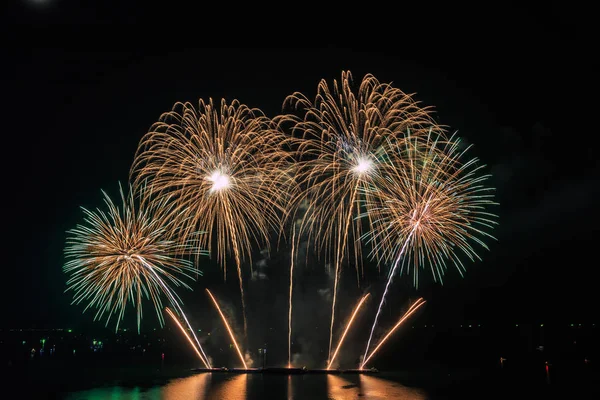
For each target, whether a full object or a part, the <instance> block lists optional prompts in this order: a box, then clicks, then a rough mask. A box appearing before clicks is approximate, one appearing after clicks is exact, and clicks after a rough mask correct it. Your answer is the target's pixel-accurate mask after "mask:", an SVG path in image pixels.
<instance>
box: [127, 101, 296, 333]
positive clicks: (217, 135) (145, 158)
mask: <svg viewBox="0 0 600 400" xmlns="http://www.w3.org/2000/svg"><path fill="white" fill-rule="evenodd" d="M287 140H288V138H287V137H286V136H285V135H284V134H283V133H282V131H281V130H280V129H279V127H278V125H277V124H276V123H275V122H273V120H271V119H269V118H267V117H266V116H264V115H263V113H262V112H261V111H260V110H258V109H251V108H249V107H247V106H245V105H243V104H241V103H239V102H238V101H237V100H234V101H233V102H232V103H230V104H227V102H226V101H225V100H222V101H221V104H220V107H219V106H216V105H215V104H214V103H213V101H212V100H210V101H209V102H204V101H203V100H200V101H199V103H198V107H195V106H194V105H193V104H191V103H176V104H175V106H174V107H173V109H172V110H171V111H169V112H167V113H165V114H163V115H162V116H161V118H160V120H159V121H158V122H157V123H155V124H154V125H153V126H152V127H151V129H150V131H149V132H148V133H147V134H146V135H145V136H144V137H143V138H142V140H141V142H140V144H139V147H138V151H137V154H136V157H135V161H134V164H133V166H132V170H131V172H132V177H134V183H135V184H136V185H139V184H140V183H143V182H146V181H147V182H148V185H149V186H151V187H152V189H153V192H154V195H155V197H156V199H158V200H159V201H160V200H166V201H169V202H171V203H172V204H173V207H172V209H171V212H170V218H172V219H173V220H175V221H176V223H177V224H178V225H180V226H181V227H182V229H181V230H179V233H180V234H181V236H180V240H182V241H184V242H185V241H187V240H189V239H190V237H192V236H193V235H194V233H195V232H196V231H197V230H200V229H201V230H205V231H206V232H207V234H206V235H202V236H194V237H195V238H197V245H198V246H199V247H200V248H206V249H208V250H209V251H210V253H211V255H216V259H217V261H218V263H219V265H221V266H222V268H223V274H224V276H226V271H227V268H226V259H227V256H233V258H234V260H235V266H236V268H237V275H238V280H239V285H240V293H241V298H242V307H243V313H244V332H246V331H247V327H246V325H247V324H246V316H245V303H244V289H243V284H242V282H243V278H242V269H241V268H242V263H243V262H244V261H248V262H249V264H250V268H252V258H251V250H252V249H251V247H252V244H253V243H258V244H259V245H261V246H265V247H266V248H267V249H269V236H270V232H272V229H277V230H279V231H280V230H281V224H282V216H283V215H284V214H285V212H286V206H287V203H288V199H289V197H290V196H291V195H292V194H293V190H294V189H293V188H294V185H293V175H292V174H291V173H290V168H291V167H292V166H293V163H292V162H291V155H290V153H289V152H288V151H286V149H285V146H286V143H287Z"/></svg>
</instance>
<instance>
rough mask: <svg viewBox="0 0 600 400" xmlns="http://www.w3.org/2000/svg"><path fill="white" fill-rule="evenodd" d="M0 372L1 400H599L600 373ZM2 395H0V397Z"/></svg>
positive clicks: (43, 363)
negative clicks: (573, 399)
mask: <svg viewBox="0 0 600 400" xmlns="http://www.w3.org/2000/svg"><path fill="white" fill-rule="evenodd" d="M31 361H32V362H31V363H25V364H21V365H18V366H13V367H8V368H7V367H4V368H2V379H3V380H4V383H3V385H2V391H3V392H4V393H2V395H1V397H2V398H21V399H28V398H31V399H71V400H84V399H89V400H95V399H112V400H121V399H131V400H133V399H165V400H169V399H239V400H242V399H267V398H268V399H271V398H273V399H280V398H281V399H312V400H318V399H387V398H393V399H397V398H401V399H407V400H411V399H415V400H416V399H444V398H457V399H458V398H460V399H465V398H486V399H500V398H502V399H506V398H516V397H518V398H540V399H541V398H544V399H559V398H560V399H563V398H579V399H582V398H583V399H588V398H589V399H592V398H600V390H598V388H597V386H596V382H598V378H600V375H599V374H598V371H597V370H595V369H594V368H592V366H591V365H586V366H584V368H580V369H578V370H573V369H571V370H562V369H560V368H555V367H554V366H549V367H548V370H547V371H546V369H545V368H541V369H537V368H531V367H532V366H526V365H522V366H515V365H511V366H509V365H508V364H506V365H505V366H504V367H499V366H498V368H484V367H482V368H477V367H471V368H450V367H447V366H444V365H436V364H434V363H428V364H427V365H426V364H422V365H418V366H415V368H413V369H407V370H402V371H379V372H378V373H372V374H356V373H344V372H340V373H335V374H306V373H302V374H285V373H280V372H281V371H278V372H272V373H239V371H238V373H231V372H197V371H193V369H192V368H189V366H187V365H165V363H164V362H161V361H160V360H159V361H158V362H156V360H151V359H148V360H147V363H145V364H139V363H138V362H135V363H133V362H132V363H129V364H128V363H124V362H123V361H122V360H119V361H120V362H118V363H114V364H110V363H106V362H105V363H102V365H101V364H98V363H91V364H88V365H86V363H78V362H77V361H76V360H73V359H71V360H69V362H68V363H67V362H62V361H61V360H59V359H56V360H52V359H50V358H48V359H46V360H41V359H38V360H31ZM0 393H1V392H0Z"/></svg>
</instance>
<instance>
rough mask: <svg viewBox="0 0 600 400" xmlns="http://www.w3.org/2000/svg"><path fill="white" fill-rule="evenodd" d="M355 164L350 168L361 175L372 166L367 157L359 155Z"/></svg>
mask: <svg viewBox="0 0 600 400" xmlns="http://www.w3.org/2000/svg"><path fill="white" fill-rule="evenodd" d="M357 161H358V162H357V164H356V165H355V166H354V168H352V171H353V172H354V173H355V174H358V175H363V174H365V173H367V172H369V171H370V170H371V169H372V168H373V163H372V162H371V160H369V159H368V158H364V157H360V158H359V159H358V160H357Z"/></svg>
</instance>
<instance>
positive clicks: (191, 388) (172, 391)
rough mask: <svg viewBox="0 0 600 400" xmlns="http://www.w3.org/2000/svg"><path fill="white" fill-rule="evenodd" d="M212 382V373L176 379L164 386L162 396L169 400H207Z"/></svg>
mask: <svg viewBox="0 0 600 400" xmlns="http://www.w3.org/2000/svg"><path fill="white" fill-rule="evenodd" d="M210 382H211V374H198V375H194V376H190V377H187V378H181V379H175V380H174V381H171V382H169V384H168V385H166V386H165V387H163V388H162V393H161V395H162V396H161V398H162V399H168V400H184V399H193V400H205V399H208V390H209V388H210Z"/></svg>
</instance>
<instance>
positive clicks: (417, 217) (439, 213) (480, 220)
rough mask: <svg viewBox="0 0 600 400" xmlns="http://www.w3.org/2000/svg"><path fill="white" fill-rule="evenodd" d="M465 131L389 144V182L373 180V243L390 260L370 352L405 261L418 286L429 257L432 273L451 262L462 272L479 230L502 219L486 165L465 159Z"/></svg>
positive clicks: (385, 170) (386, 169)
mask: <svg viewBox="0 0 600 400" xmlns="http://www.w3.org/2000/svg"><path fill="white" fill-rule="evenodd" d="M459 148H460V139H459V138H456V137H455V136H452V137H451V138H450V139H448V140H445V139H443V138H440V137H436V138H435V139H433V138H432V136H431V135H428V136H427V137H426V138H418V137H416V138H412V139H410V137H409V140H406V141H405V142H404V143H401V144H398V143H396V144H394V145H391V146H390V150H391V151H390V153H388V156H387V157H386V160H387V161H386V163H385V166H382V170H383V173H382V176H383V178H382V179H383V181H384V182H385V184H382V185H380V186H379V187H376V188H371V190H373V191H375V192H376V193H377V195H376V196H375V195H373V196H371V197H369V198H367V200H366V202H365V203H366V208H367V209H368V210H369V218H373V220H374V221H375V223H374V224H373V225H372V226H373V230H372V231H371V232H369V233H368V234H367V235H365V236H368V237H369V241H371V242H373V243H374V246H373V252H374V253H379V254H378V257H381V259H384V260H389V261H391V260H393V266H392V268H391V270H390V272H389V275H388V280H387V282H386V286H385V290H384V293H383V296H382V297H381V302H380V304H379V308H378V310H377V313H376V315H375V321H374V322H373V326H372V327H371V333H370V335H369V340H368V342H367V347H366V349H365V357H366V355H367V352H368V350H369V346H370V343H371V340H372V337H373V332H374V330H375V326H376V325H377V321H378V318H379V315H380V313H381V309H382V307H383V304H384V302H385V299H386V296H387V292H388V289H389V286H390V283H391V282H392V279H393V277H394V275H395V273H396V269H397V268H398V266H401V273H402V271H403V270H404V269H406V270H407V272H410V268H409V264H411V263H412V272H413V279H414V281H413V282H414V285H415V286H416V287H418V282H419V270H420V269H424V267H425V265H426V264H429V266H430V269H431V272H432V274H433V278H434V280H436V281H437V280H438V279H439V280H440V282H442V281H443V275H444V273H445V271H446V269H447V263H451V264H453V265H454V266H455V267H456V268H457V270H458V271H459V273H460V274H461V276H462V274H463V271H464V269H465V268H464V265H463V263H462V261H461V260H460V255H461V254H462V255H464V256H466V257H468V258H469V259H471V261H474V259H475V258H477V259H480V258H479V256H478V255H477V253H476V252H475V249H474V248H473V247H472V246H471V244H470V243H469V242H476V243H478V244H479V245H481V246H482V247H483V248H485V249H487V248H488V247H487V245H486V244H485V243H484V242H483V241H482V239H481V238H482V237H487V238H492V239H493V236H491V235H490V234H489V233H487V232H486V230H487V229H492V228H493V227H494V226H495V225H496V224H497V222H496V221H495V220H494V218H495V217H496V216H495V215H493V214H491V213H489V212H487V211H486V209H487V207H488V206H490V205H494V204H496V203H494V202H493V201H492V200H491V198H492V197H493V194H491V191H493V189H491V188H487V187H485V186H484V182H485V181H486V180H487V179H488V178H489V175H480V174H479V173H480V171H481V169H482V168H484V167H485V166H483V165H482V166H476V164H477V161H478V160H477V158H474V159H471V160H467V161H466V162H463V161H462V159H463V158H464V155H465V153H466V152H467V151H468V149H469V147H467V148H466V149H465V150H463V151H459Z"/></svg>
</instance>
